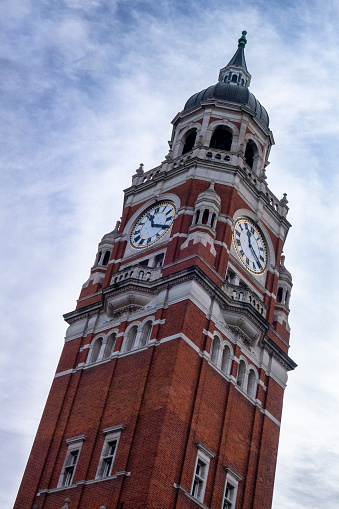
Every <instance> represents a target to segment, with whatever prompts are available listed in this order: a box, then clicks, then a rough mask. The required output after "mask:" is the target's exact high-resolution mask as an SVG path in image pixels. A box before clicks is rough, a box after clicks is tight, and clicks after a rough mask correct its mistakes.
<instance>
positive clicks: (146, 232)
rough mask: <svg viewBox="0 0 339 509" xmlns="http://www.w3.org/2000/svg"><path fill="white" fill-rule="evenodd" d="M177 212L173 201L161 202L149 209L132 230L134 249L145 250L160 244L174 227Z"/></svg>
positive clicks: (130, 240) (131, 236)
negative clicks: (159, 241) (157, 243)
mask: <svg viewBox="0 0 339 509" xmlns="http://www.w3.org/2000/svg"><path fill="white" fill-rule="evenodd" d="M175 212H176V208H175V205H174V203H173V202H172V201H161V202H159V203H157V204H156V205H152V207H150V208H148V209H147V210H146V211H145V212H144V213H143V214H142V216H140V217H139V219H138V220H137V222H136V223H135V225H134V227H133V229H132V232H131V235H130V239H129V242H130V245H131V246H132V247H133V249H145V248H146V247H150V246H152V245H153V244H155V243H156V242H158V240H160V239H161V238H162V237H163V236H164V235H165V234H166V233H167V232H168V231H169V229H170V227H171V226H172V223H173V221H174V216H175Z"/></svg>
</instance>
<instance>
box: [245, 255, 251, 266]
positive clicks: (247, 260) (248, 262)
mask: <svg viewBox="0 0 339 509" xmlns="http://www.w3.org/2000/svg"><path fill="white" fill-rule="evenodd" d="M245 260H246V263H247V265H249V264H250V260H249V258H247V256H245Z"/></svg>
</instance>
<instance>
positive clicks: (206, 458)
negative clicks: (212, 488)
mask: <svg viewBox="0 0 339 509" xmlns="http://www.w3.org/2000/svg"><path fill="white" fill-rule="evenodd" d="M196 446H197V448H198V452H197V457H196V460H195V465H194V472H193V479H192V485H191V495H192V497H194V498H195V499H197V500H198V501H199V502H201V503H202V502H203V501H204V497H205V491H206V485H207V478H208V471H209V468H210V461H211V458H214V454H213V453H212V452H211V451H210V450H209V449H208V448H207V447H205V446H204V445H202V444H200V443H197V444H196ZM199 462H200V463H202V464H203V465H204V473H203V476H200V475H199V474H198V473H197V467H198V463H199ZM196 481H198V482H199V481H200V482H201V489H200V490H199V493H197V494H195V493H194V492H195V486H196Z"/></svg>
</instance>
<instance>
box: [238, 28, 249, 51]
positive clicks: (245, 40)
mask: <svg viewBox="0 0 339 509" xmlns="http://www.w3.org/2000/svg"><path fill="white" fill-rule="evenodd" d="M246 35H247V32H246V30H243V31H242V35H241V37H240V39H239V40H238V43H239V46H242V47H243V48H244V47H245V45H246V44H247V39H246Z"/></svg>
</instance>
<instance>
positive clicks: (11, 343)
mask: <svg viewBox="0 0 339 509" xmlns="http://www.w3.org/2000/svg"><path fill="white" fill-rule="evenodd" d="M338 19H339V3H338V2H336V1H333V0H328V1H326V2H321V1H316V0H300V1H298V0H295V1H289V0H287V1H286V0H280V1H276V0H256V1H253V0H246V1H243V0H223V1H221V0H209V1H207V2H206V0H205V1H202V0H186V1H183V0H182V1H179V0H172V1H169V0H167V1H166V0H157V1H154V0H130V1H126V0H125V1H124V0H58V1H56V0H1V17H0V28H1V30H0V73H1V74H0V75H1V79H0V113H1V122H0V136H1V150H0V166H1V174H0V207H1V215H0V229H1V245H2V249H1V251H0V260H1V267H2V268H1V272H2V277H1V282H0V285H1V286H2V291H1V292H0V315H1V317H0V319H1V324H2V327H1V336H2V341H1V345H2V346H1V350H0V409H1V410H0V450H1V454H0V506H1V507H2V508H4V509H10V508H11V507H12V506H13V503H14V500H15V497H16V493H17V490H18V487H19V484H20V481H21V477H22V474H23V471H24V468H25V465H26V462H27V459H28V455H29V452H30V448H31V446H32V442H33V439H34V435H35V433H36V430H37V427H38V423H39V420H40V417H41V414H42V411H43V407H44V404H45V401H46V398H47V395H48V391H49V387H50V385H51V383H52V380H53V376H54V372H55V369H56V365H57V362H58V359H59V356H60V353H61V350H62V347H63V340H64V339H63V338H64V335H65V330H66V324H65V322H64V321H63V318H62V315H63V314H64V313H66V312H69V311H71V310H73V309H74V307H75V303H76V299H77V298H78V296H79V293H80V289H81V285H82V284H83V283H84V282H85V281H86V280H87V278H88V276H89V271H90V267H91V266H92V265H93V263H94V258H95V254H96V250H97V244H98V242H99V241H100V239H101V237H102V236H103V235H104V234H105V233H107V232H109V231H111V230H112V229H113V228H114V226H115V223H116V221H117V220H118V219H119V218H120V216H121V211H122V198H123V194H122V190H123V189H125V188H127V187H128V186H129V185H130V184H131V177H132V174H133V173H135V169H136V168H138V166H139V164H140V163H143V164H144V165H145V167H144V169H145V170H148V169H151V168H152V167H154V166H157V165H158V164H159V163H160V162H161V161H163V160H164V156H165V155H166V154H167V152H168V144H167V141H168V140H169V139H170V136H171V123H170V122H171V120H172V119H173V118H174V116H175V115H176V114H177V113H178V112H179V111H181V110H182V108H183V106H184V104H185V102H186V100H187V99H188V98H189V97H190V96H191V95H192V94H194V93H195V92H198V91H200V90H202V89H203V88H206V87H207V86H209V85H212V84H214V83H216V82H217V78H218V73H219V69H220V68H222V67H224V66H225V65H226V64H227V62H228V61H229V60H230V58H231V57H232V56H233V54H234V52H235V50H236V48H237V40H238V39H239V37H240V35H241V32H242V30H247V32H248V35H247V40H248V44H247V46H246V61H247V66H248V69H249V71H250V73H251V74H252V81H251V87H250V89H251V91H252V93H254V95H255V96H256V97H257V99H259V101H260V102H261V103H262V104H263V105H264V106H265V108H266V109H267V111H268V113H269V116H270V127H271V129H272V131H273V134H274V138H275V143H276V145H275V146H274V147H273V148H272V151H271V155H270V165H269V166H268V168H267V176H268V184H269V187H270V189H271V190H272V191H273V192H274V193H275V194H276V195H277V196H278V197H281V196H282V194H283V193H284V192H286V193H287V198H288V200H289V207H290V211H289V215H288V219H289V221H290V222H291V223H292V225H293V226H292V229H291V231H290V233H289V235H288V238H287V241H286V244H285V249H284V253H285V255H286V267H287V268H288V270H289V271H290V272H291V273H292V276H293V285H294V286H293V291H292V297H291V302H290V307H291V313H290V325H291V329H292V332H291V348H290V356H291V357H292V358H293V360H294V361H295V362H296V363H297V364H298V368H297V369H296V370H295V371H293V372H291V373H290V375H289V381H288V386H287V388H286V391H285V399H284V410H283V417H282V426H281V437H280V447H279V454H278V464H277V474H276V483H275V493H274V500H273V506H272V507H273V509H286V508H287V509H303V508H308V507H321V508H322V509H337V508H338V504H339V483H338V479H339V426H338V422H339V391H338V387H339V374H338V368H337V367H338V364H339V352H338V345H339V338H338V332H337V324H336V318H337V316H338V312H337V310H338V308H339V292H338V291H337V288H338V287H339V275H338V253H339V227H338V216H339V211H338V208H339V205H338V195H339V178H338V175H339V171H338V134H339V122H338V114H339V98H338V92H337V90H338V79H339V53H338V51H337V48H338V42H339V41H338V38H339V35H338V29H337V26H338Z"/></svg>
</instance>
